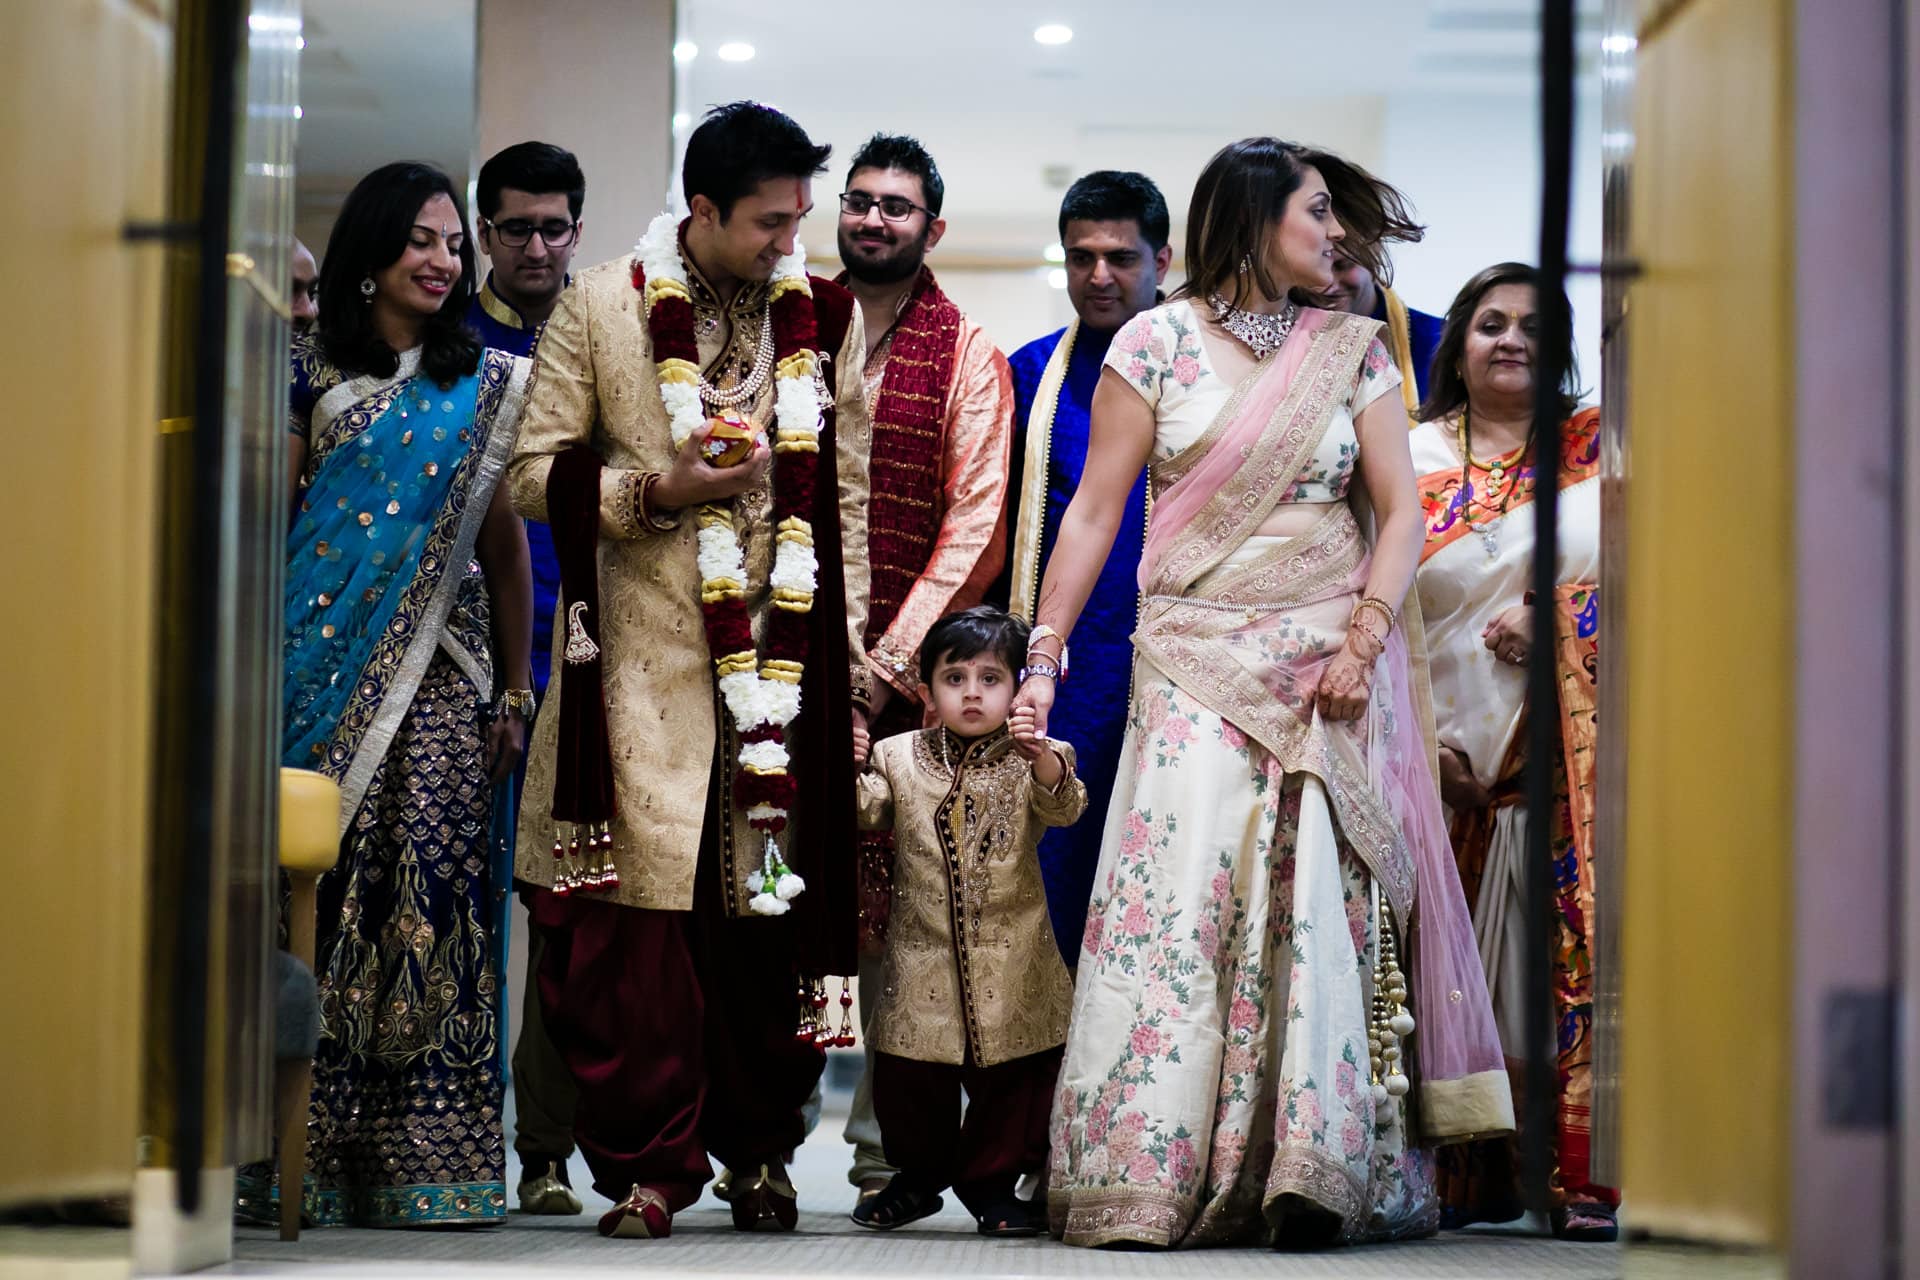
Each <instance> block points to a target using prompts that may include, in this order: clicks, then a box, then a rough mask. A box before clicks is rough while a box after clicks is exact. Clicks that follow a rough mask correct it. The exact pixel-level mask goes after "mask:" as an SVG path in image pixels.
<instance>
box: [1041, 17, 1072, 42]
mask: <svg viewBox="0 0 1920 1280" xmlns="http://www.w3.org/2000/svg"><path fill="white" fill-rule="evenodd" d="M1033 38H1034V39H1035V40H1038V41H1039V42H1040V43H1041V44H1065V43H1066V42H1067V41H1069V40H1071V39H1073V28H1072V27H1069V26H1064V25H1062V24H1061V23H1058V22H1049V23H1047V24H1046V25H1045V26H1043V27H1035V28H1034V29H1033Z"/></svg>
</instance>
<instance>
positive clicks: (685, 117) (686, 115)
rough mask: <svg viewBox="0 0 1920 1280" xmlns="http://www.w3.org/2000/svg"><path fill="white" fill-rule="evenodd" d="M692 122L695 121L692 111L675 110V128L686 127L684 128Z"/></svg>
mask: <svg viewBox="0 0 1920 1280" xmlns="http://www.w3.org/2000/svg"><path fill="white" fill-rule="evenodd" d="M692 123H693V114H692V113H691V112H688V111H676V112H674V113H673V127H674V128H676V129H684V128H686V127H687V126H688V125H690V124H692Z"/></svg>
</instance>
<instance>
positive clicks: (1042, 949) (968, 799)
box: [860, 728, 1087, 1067]
mask: <svg viewBox="0 0 1920 1280" xmlns="http://www.w3.org/2000/svg"><path fill="white" fill-rule="evenodd" d="M1052 745H1053V747H1054V749H1055V750H1057V751H1058V752H1059V753H1060V757H1061V759H1062V760H1064V761H1065V762H1066V767H1067V768H1066V776H1065V777H1064V778H1062V779H1061V781H1060V787H1059V789H1058V790H1057V791H1048V790H1047V789H1046V787H1044V786H1042V785H1041V784H1040V783H1039V782H1038V781H1036V780H1035V778H1034V776H1033V765H1032V763H1031V762H1030V761H1028V760H1027V759H1026V758H1025V757H1024V756H1022V755H1021V754H1020V753H1019V752H1018V751H1017V750H1015V749H1014V742H1013V738H1012V737H1011V736H1010V735H1009V734H1008V733H1007V731H1006V730H1005V729H1004V728H1003V729H1001V730H999V731H997V732H995V733H993V734H990V735H988V736H986V737H984V738H978V739H975V740H974V741H973V742H972V743H971V744H969V743H968V742H967V740H966V739H963V738H961V737H959V736H957V735H955V734H953V733H950V732H948V731H947V730H946V729H943V728H933V729H923V730H921V731H920V732H918V733H905V734H900V735H898V736H896V737H892V738H888V739H886V740H885V741H882V742H880V743H878V744H877V745H876V746H875V747H874V749H873V757H872V760H871V762H870V764H869V766H868V768H867V771H866V772H865V773H863V774H861V776H860V825H861V826H862V827H863V828H867V829H870V830H881V829H887V828H891V829H892V831H893V849H894V852H893V912H892V916H891V918H890V920H889V921H888V925H887V951H886V958H885V960H884V962H883V966H884V967H883V969H882V974H883V983H882V990H881V993H880V1004H879V1006H878V1007H877V1008H876V1009H875V1010H874V1021H873V1031H872V1036H873V1047H874V1048H875V1049H876V1050H878V1051H879V1052H881V1053H890V1054H893V1055H895V1056H896V1057H901V1058H912V1059H914V1060H916V1061H920V1062H945V1063H953V1064H956V1065H959V1064H963V1063H967V1062H972V1063H973V1064H974V1065H976V1066H983V1067H990V1066H993V1065H995V1064H996V1063H1001V1062H1008V1061H1011V1060H1013V1059H1015V1058H1024V1057H1026V1056H1027V1055H1029V1054H1034V1053H1039V1052H1042V1051H1043V1050H1046V1049H1051V1048H1053V1047H1055V1046H1056V1045H1059V1044H1063V1043H1065V1041H1066V1038H1067V1015H1068V1013H1069V1011H1070V1009H1071V1006H1072V1003H1073V983H1072V980H1071V979H1070V978H1068V976H1067V967H1066V965H1064V964H1063V963H1061V960H1060V949H1059V947H1058V946H1056V945H1055V943H1054V940H1053V930H1052V928H1051V927H1049V925H1048V924H1047V895H1046V887H1045V885H1044V884H1042V882H1041V879H1040V861H1039V855H1038V853H1037V852H1036V850H1037V847H1038V845H1039V843H1040V834H1041V832H1042V830H1043V829H1044V828H1046V827H1064V826H1068V825H1070V824H1071V823H1073V822H1074V821H1075V820H1076V819H1078V818H1079V817H1080V815H1081V813H1082V812H1084V811H1085V809H1086V807H1087V789H1086V787H1085V786H1084V785H1083V784H1082V783H1081V781H1080V779H1079V777H1078V775H1076V774H1075V772H1074V767H1073V748H1072V747H1071V746H1069V745H1068V744H1066V743H1064V742H1055V743H1053V744H1052Z"/></svg>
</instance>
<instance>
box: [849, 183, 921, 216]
mask: <svg viewBox="0 0 1920 1280" xmlns="http://www.w3.org/2000/svg"><path fill="white" fill-rule="evenodd" d="M875 205H879V206H880V216H881V217H882V218H883V219H885V220H886V221H888V222H905V221H906V220H907V219H908V218H911V217H912V216H913V215H914V214H916V213H924V214H926V215H927V217H929V218H932V217H934V216H936V215H935V214H934V212H933V210H931V209H929V208H927V207H926V206H925V205H920V204H915V203H914V202H913V201H911V200H909V199H907V198H906V197H905V196H881V197H880V198H879V199H877V200H876V199H875V198H874V197H872V196H870V195H868V194H867V193H866V192H864V191H842V192H841V193H840V212H842V213H844V214H846V215H847V216H848V217H850V218H864V217H866V216H867V214H868V212H869V211H870V210H872V208H873V206H875Z"/></svg>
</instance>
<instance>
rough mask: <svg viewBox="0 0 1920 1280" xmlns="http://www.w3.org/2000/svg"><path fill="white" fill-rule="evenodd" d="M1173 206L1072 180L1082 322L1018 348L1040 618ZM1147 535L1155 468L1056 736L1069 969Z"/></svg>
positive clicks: (1053, 723)
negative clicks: (1103, 370)
mask: <svg viewBox="0 0 1920 1280" xmlns="http://www.w3.org/2000/svg"><path fill="white" fill-rule="evenodd" d="M1167 231H1168V226H1167V201H1166V198H1165V197H1164V196H1162V195H1161V194H1160V188H1158V187H1157V186H1155V185H1154V184H1153V181H1152V180H1151V179H1149V178H1147V177H1146V176H1145V175H1144V174H1138V173H1122V172H1118V171H1115V170H1110V169H1109V170H1102V171H1100V172H1098V173H1090V174H1088V175H1087V176H1086V177H1084V178H1081V179H1080V180H1079V181H1078V182H1076V183H1074V184H1073V186H1071V187H1070V188H1068V189H1067V195H1066V198H1065V199H1064V200H1063V201H1061V204H1060V244H1061V246H1062V248H1064V249H1065V250H1066V262H1067V297H1068V298H1069V299H1070V300H1071V301H1072V303H1073V310H1074V315H1075V319H1074V321H1073V323H1072V324H1070V325H1068V326H1067V327H1066V328H1064V329H1061V330H1059V331H1058V332H1056V333H1050V334H1048V335H1047V336H1046V337H1044V338H1037V339H1035V340H1034V341H1032V342H1029V343H1028V344H1027V345H1026V346H1024V347H1022V348H1020V350H1018V351H1016V352H1015V353H1014V354H1013V356H1012V357H1011V358H1010V359H1009V361H1008V363H1009V364H1011V365H1012V367H1013V393H1014V417H1013V421H1014V441H1013V466H1012V478H1011V483H1010V485H1009V487H1008V493H1009V495H1011V496H1012V498H1013V500H1012V501H1011V502H1009V503H1008V512H1009V520H1010V522H1011V524H1012V528H1011V530H1010V533H1011V534H1012V539H1013V540H1012V541H1011V542H1010V543H1009V544H1008V545H1009V548H1010V550H1009V554H1008V556H1007V571H1006V573H1005V574H1004V575H1003V577H1002V582H1001V584H1000V589H999V591H998V592H997V593H996V594H997V595H998V598H1000V599H1002V600H1007V601H1009V602H1010V607H1011V608H1012V609H1013V611H1014V612H1016V613H1018V614H1020V615H1022V616H1023V617H1028V618H1031V617H1032V616H1033V604H1034V597H1035V595H1036V593H1037V591H1038V588H1039V583H1040V580H1041V578H1042V577H1044V576H1045V574H1046V562H1047V556H1048V555H1049V554H1051V552H1052V550H1053V540H1054V537H1055V536H1056V535H1057V534H1058V533H1059V530H1060V517H1061V516H1062V515H1064V514H1065V513H1066V510H1067V504H1068V503H1069V502H1071V501H1072V500H1073V494H1074V491H1075V489H1077V488H1078V487H1079V484H1080V475H1081V471H1082V469H1083V468H1084V467H1085V465H1086V461H1087V440H1088V428H1089V425H1090V412H1091V409H1092V406H1093V388H1094V384H1096V383H1097V382H1099V381H1100V366H1101V361H1102V360H1104V359H1105V357H1106V354H1107V344H1108V343H1109V342H1111V341H1112V340H1113V335H1114V333H1115V332H1116V331H1117V330H1118V329H1119V328H1120V326H1121V325H1123V324H1125V323H1126V322H1127V321H1129V320H1131V319H1133V317H1134V316H1135V315H1137V314H1138V313H1139V312H1141V311H1144V310H1146V309H1147V308H1149V307H1151V306H1153V305H1154V303H1155V300H1156V298H1157V296H1158V293H1159V286H1160V283H1161V281H1163V280H1165V279H1166V275H1167V265H1168V263H1169V262H1171V261H1172V258H1173V252H1172V250H1171V249H1170V248H1169V247H1168V245H1167ZM1146 532H1147V481H1146V473H1145V472H1142V473H1141V475H1140V478H1139V479H1138V480H1137V481H1135V482H1134V488H1133V495H1132V497H1131V498H1130V499H1129V500H1128V508H1127V515H1126V518H1125V520H1123V521H1122V522H1121V525H1120V532H1119V534H1118V535H1117V536H1116V537H1115V538H1114V543H1113V553H1112V554H1111V555H1110V556H1109V557H1108V558H1107V563H1106V567H1105V568H1104V569H1102V570H1101V572H1100V578H1099V581H1098V582H1096V583H1095V584H1094V588H1093V594H1092V595H1091V596H1090V597H1089V598H1088V600H1087V607H1086V609H1085V610H1083V611H1082V612H1081V614H1080V621H1079V622H1078V623H1077V624H1076V625H1075V627H1074V629H1073V649H1072V660H1071V661H1072V668H1071V670H1070V671H1069V672H1068V673H1067V677H1068V678H1067V679H1066V680H1065V681H1064V682H1063V683H1062V684H1061V686H1060V691H1059V693H1058V695H1057V697H1056V700H1055V702H1054V704H1053V712H1052V715H1051V718H1050V719H1049V721H1048V731H1049V732H1050V733H1053V734H1055V735H1056V736H1058V737H1060V738H1061V739H1063V740H1065V741H1067V742H1071V743H1072V744H1073V747H1074V751H1075V753H1076V754H1077V756H1078V758H1079V766H1078V767H1079V773H1080V777H1081V778H1082V780H1084V781H1085V783H1086V786H1087V801H1088V803H1087V813H1086V816H1085V817H1083V818H1082V819H1081V820H1080V821H1079V822H1078V823H1076V824H1074V825H1073V826H1071V827H1056V828H1054V829H1053V830H1050V831H1048V832H1047V833H1046V836H1045V837H1044V838H1043V839H1042V840H1041V842H1040V869H1041V873H1042V875H1043V877H1044V879H1045V881H1046V887H1047V909H1048V912H1049V914H1050V915H1051V917H1052V923H1053V936H1054V937H1055V938H1056V939H1057V940H1058V941H1059V944H1060V950H1061V952H1062V953H1063V954H1064V955H1065V957H1066V961H1067V967H1068V968H1070V969H1071V968H1073V967H1074V966H1075V965H1076V964H1078V962H1079V960H1080V938H1081V935H1082V934H1083V933H1084V932H1085V931H1086V921H1087V900H1088V898H1089V897H1091V895H1092V893H1093V874H1094V869H1095V867H1096V865H1097V864H1098V863H1099V861H1100V835H1101V831H1102V828H1103V827H1104V826H1105V822H1106V813H1107V801H1108V800H1109V798H1110V797H1111V796H1112V794H1113V778H1114V772H1115V771H1116V770H1117V769H1118V768H1119V764H1120V745H1121V740H1122V739H1123V738H1124V737H1125V735H1126V725H1127V699H1128V697H1129V695H1130V693H1131V686H1132V676H1133V642H1132V639H1131V637H1132V635H1133V629H1134V625H1135V623H1136V622H1137V620H1138V616H1139V600H1140V588H1139V585H1138V583H1137V582H1136V581H1135V577H1136V575H1137V573H1138V572H1139V567H1140V550H1141V546H1142V544H1143V542H1144V541H1145V539H1146Z"/></svg>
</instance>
